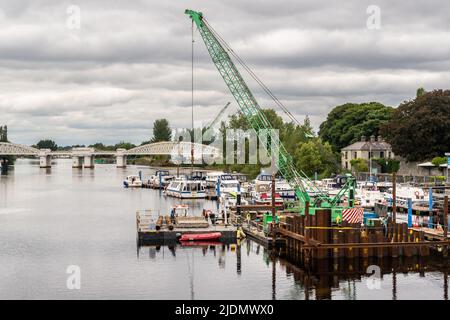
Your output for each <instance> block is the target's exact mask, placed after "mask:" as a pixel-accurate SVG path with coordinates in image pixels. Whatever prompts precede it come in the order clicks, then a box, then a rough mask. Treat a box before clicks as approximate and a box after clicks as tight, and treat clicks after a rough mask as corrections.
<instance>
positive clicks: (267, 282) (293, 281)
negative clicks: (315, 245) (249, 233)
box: [0, 159, 448, 299]
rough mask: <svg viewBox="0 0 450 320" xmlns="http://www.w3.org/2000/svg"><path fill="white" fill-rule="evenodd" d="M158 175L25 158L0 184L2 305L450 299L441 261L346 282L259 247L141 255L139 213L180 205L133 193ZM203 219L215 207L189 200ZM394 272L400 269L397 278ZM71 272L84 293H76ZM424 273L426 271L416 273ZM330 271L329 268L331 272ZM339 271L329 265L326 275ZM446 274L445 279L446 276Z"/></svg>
mask: <svg viewBox="0 0 450 320" xmlns="http://www.w3.org/2000/svg"><path fill="white" fill-rule="evenodd" d="M138 171H142V173H143V175H144V176H146V177H148V176H149V175H150V174H152V173H153V171H154V169H151V168H148V167H138V166H128V167H127V168H126V169H118V168H116V167H115V166H114V165H108V164H105V165H102V164H97V165H96V167H95V169H83V170H82V169H72V167H71V160H70V159H57V160H54V163H53V166H52V168H51V169H40V168H39V164H38V162H37V161H35V160H27V159H18V160H17V162H16V164H15V166H14V169H12V170H9V171H8V172H7V174H4V175H1V176H0V298H1V299H273V298H275V299H444V298H447V293H446V292H447V291H448V288H447V286H446V282H447V281H448V280H447V271H446V270H447V269H444V268H442V267H440V266H436V265H437V264H439V262H433V261H431V262H429V261H427V262H425V263H423V262H418V261H405V262H401V263H398V262H396V263H393V264H391V263H388V265H387V266H386V265H385V266H382V270H387V272H388V273H386V274H384V275H383V277H382V278H378V277H376V276H370V277H369V275H368V274H366V273H365V269H366V266H365V265H364V266H359V267H358V268H356V269H358V270H359V269H361V271H357V270H355V266H354V265H351V264H350V265H348V264H341V265H340V266H339V268H338V269H339V270H340V271H339V273H334V274H333V273H331V274H330V272H325V273H321V271H320V270H322V269H323V266H322V267H321V266H318V267H317V268H316V267H315V268H313V269H310V270H307V269H305V268H303V267H301V266H298V265H296V264H295V263H291V262H288V261H286V260H284V259H281V258H278V257H275V258H272V255H271V254H270V252H267V251H266V250H265V249H264V248H263V247H262V246H260V245H258V244H257V243H255V242H252V241H250V240H244V241H243V242H242V243H240V245H223V246H222V245H221V246H216V247H193V248H192V247H180V246H176V247H171V248H169V247H166V246H162V247H139V246H138V245H137V243H136V221H135V213H136V210H138V209H154V210H159V211H160V212H162V213H167V212H168V208H169V207H170V206H171V205H173V204H175V203H179V202H180V200H177V199H173V198H165V197H164V196H163V195H161V194H160V192H159V191H157V190H150V189H124V188H123V187H122V181H123V178H124V177H125V176H126V175H128V174H137V173H138ZM185 203H188V204H189V206H190V207H191V208H192V209H193V210H195V212H196V213H199V212H200V211H201V210H202V208H204V207H205V208H207V209H209V208H214V207H215V203H214V202H211V201H206V200H197V201H185ZM392 265H394V266H395V265H397V267H396V269H395V270H397V271H396V272H395V273H391V272H389V271H390V270H392V268H393V267H392ZM69 266H77V267H79V270H80V284H81V287H80V289H69V287H70V286H69V287H68V286H67V280H68V277H69V276H70V274H68V273H67V269H68V267H69ZM418 266H419V269H420V270H421V272H416V271H411V270H416V269H417V268H418ZM327 268H328V269H327ZM330 268H331V269H332V268H333V264H332V263H329V264H328V265H327V266H326V267H325V269H327V270H329V269H330ZM443 270H444V271H443Z"/></svg>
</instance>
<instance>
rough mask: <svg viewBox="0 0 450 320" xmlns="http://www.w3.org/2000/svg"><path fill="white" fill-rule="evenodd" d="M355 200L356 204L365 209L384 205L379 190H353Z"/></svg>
mask: <svg viewBox="0 0 450 320" xmlns="http://www.w3.org/2000/svg"><path fill="white" fill-rule="evenodd" d="M355 200H356V202H357V204H359V205H360V206H361V207H363V208H366V209H373V208H374V207H375V204H376V203H381V204H383V203H386V200H385V199H384V196H383V193H382V192H380V190H369V189H364V188H358V189H356V190H355Z"/></svg>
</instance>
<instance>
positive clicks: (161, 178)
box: [148, 170, 175, 188]
mask: <svg viewBox="0 0 450 320" xmlns="http://www.w3.org/2000/svg"><path fill="white" fill-rule="evenodd" d="M174 178H175V176H174V175H171V174H170V173H169V171H168V170H156V172H155V174H154V175H152V176H151V177H150V179H149V180H148V183H149V185H150V187H151V188H164V187H166V186H168V185H169V183H170V181H172V180H173V179H174Z"/></svg>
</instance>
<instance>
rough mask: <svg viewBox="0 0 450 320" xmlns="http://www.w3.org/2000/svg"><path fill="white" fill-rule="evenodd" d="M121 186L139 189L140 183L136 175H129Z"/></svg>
mask: <svg viewBox="0 0 450 320" xmlns="http://www.w3.org/2000/svg"><path fill="white" fill-rule="evenodd" d="M123 186H124V187H125V188H141V187H142V181H141V178H140V177H139V176H138V175H129V176H127V177H126V178H125V180H124V181H123Z"/></svg>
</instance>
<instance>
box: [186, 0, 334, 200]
mask: <svg viewBox="0 0 450 320" xmlns="http://www.w3.org/2000/svg"><path fill="white" fill-rule="evenodd" d="M185 14H187V15H188V16H189V17H190V18H191V19H192V21H193V23H195V24H196V26H197V28H198V30H199V32H200V35H201V36H202V39H203V41H204V43H205V45H206V48H207V50H208V53H209V55H210V56H211V59H212V61H213V62H214V65H215V66H216V68H217V70H218V71H219V73H220V75H221V76H222V78H223V80H224V81H225V84H226V85H227V87H228V89H229V90H230V92H231V94H232V95H233V97H234V98H235V100H236V102H237V104H238V106H239V108H240V110H241V112H242V113H243V115H244V116H245V118H246V119H247V120H248V122H249V125H250V126H251V127H252V128H253V129H254V130H255V131H256V132H259V131H260V130H270V129H273V127H272V125H271V123H270V122H269V121H268V119H267V118H266V116H265V115H264V113H263V112H262V109H261V107H260V106H259V104H258V102H257V101H256V99H255V97H254V96H253V94H252V92H251V91H250V89H249V88H248V86H247V84H246V83H245V81H244V79H243V77H242V76H241V74H240V73H239V71H238V69H237V68H236V66H235V64H234V62H233V61H232V59H231V58H230V56H229V54H228V52H227V50H225V48H224V46H223V45H222V43H224V41H223V40H222V39H221V38H220V36H219V35H217V34H216V33H215V31H214V30H213V29H212V28H211V27H210V26H209V25H208V23H207V21H206V19H205V18H204V17H203V14H202V13H201V12H197V11H193V10H189V9H186V11H185ZM272 132H275V134H277V133H276V131H275V130H272ZM275 138H276V140H278V141H279V138H278V136H276V137H275ZM267 149H268V150H267V152H268V154H269V155H271V156H272V157H273V156H274V155H277V163H276V164H275V165H276V166H277V168H278V170H279V172H280V174H281V175H282V176H283V178H284V179H286V181H287V182H288V183H289V185H290V186H291V187H292V188H293V189H294V190H295V194H296V196H297V198H298V199H299V200H300V201H301V202H302V203H303V204H305V203H306V202H311V198H310V196H309V194H308V190H307V188H309V189H310V190H311V189H312V190H314V189H316V190H317V188H316V187H315V186H314V185H313V184H312V183H311V181H310V180H309V178H308V177H307V176H306V175H304V174H300V172H298V171H297V169H296V168H295V166H294V161H293V159H292V157H291V155H290V154H289V153H288V152H287V151H286V149H285V148H284V146H283V144H282V143H281V142H280V143H274V144H272V145H271V148H267ZM315 201H316V202H317V203H316V204H317V205H319V206H322V207H329V206H330V205H331V202H332V201H330V199H329V198H328V197H327V196H326V195H323V193H320V192H319V194H318V195H317V196H316V197H315Z"/></svg>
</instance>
